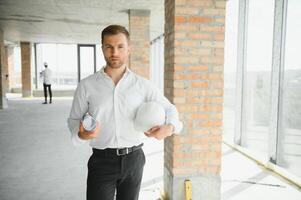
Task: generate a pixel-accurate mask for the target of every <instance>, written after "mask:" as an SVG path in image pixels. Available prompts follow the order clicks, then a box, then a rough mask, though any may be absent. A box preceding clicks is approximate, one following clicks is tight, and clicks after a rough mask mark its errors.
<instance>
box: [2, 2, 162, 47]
mask: <svg viewBox="0 0 301 200" xmlns="http://www.w3.org/2000/svg"><path fill="white" fill-rule="evenodd" d="M129 9H147V10H150V11H151V16H150V38H151V39H154V38H155V37H157V36H159V35H161V34H162V33H163V32H164V0H0V29H2V30H3V32H4V40H5V41H6V42H8V43H9V42H12V43H18V42H20V41H29V42H36V43H84V44H98V43H99V42H100V32H101V30H102V29H103V28H104V27H105V26H107V25H109V24H120V25H123V26H125V27H128V23H129V21H128V19H129V17H128V10H129Z"/></svg>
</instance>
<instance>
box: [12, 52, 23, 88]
mask: <svg viewBox="0 0 301 200" xmlns="http://www.w3.org/2000/svg"><path fill="white" fill-rule="evenodd" d="M13 79H14V80H13V82H14V88H21V87H22V81H21V80H22V79H21V48H20V47H15V48H14V74H13Z"/></svg>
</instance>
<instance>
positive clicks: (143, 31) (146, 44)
mask: <svg viewBox="0 0 301 200" xmlns="http://www.w3.org/2000/svg"><path fill="white" fill-rule="evenodd" d="M149 16H150V11H149V10H130V11H129V32H130V36H131V55H130V60H129V66H130V69H131V70H133V71H134V72H136V73H137V74H139V75H141V76H144V77H145V78H148V79H149V78H150V60H149V57H150V53H149V52H150V37H149Z"/></svg>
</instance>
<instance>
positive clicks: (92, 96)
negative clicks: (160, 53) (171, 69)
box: [68, 25, 182, 200]
mask: <svg viewBox="0 0 301 200" xmlns="http://www.w3.org/2000/svg"><path fill="white" fill-rule="evenodd" d="M101 39H102V51H103V54H104V57H105V60H106V66H105V67H104V68H103V69H101V70H100V71H98V72H97V73H95V74H93V75H91V76H89V77H87V78H85V79H83V80H82V81H81V82H80V83H79V85H78V86H77V89H76V92H75V95H74V99H73V104H72V108H71V112H70V116H69V118H68V127H69V129H70V132H71V136H72V142H73V143H74V144H75V145H80V144H84V143H87V142H88V143H89V144H90V146H91V147H92V150H93V154H92V156H91V157H90V159H89V161H88V178H87V199H88V200H98V199H102V200H113V199H114V195H115V192H116V200H137V199H138V197H139V190H140V185H141V179H142V173H143V167H144V164H145V155H144V153H143V150H142V148H141V147H142V145H143V143H142V142H143V139H145V135H146V136H148V137H154V138H156V139H158V140H161V139H164V138H166V137H168V136H170V135H172V134H173V133H179V132H180V131H181V129H182V123H181V121H179V117H178V112H177V109H176V108H175V106H174V105H173V104H171V103H170V102H169V101H168V100H167V98H165V97H164V96H163V95H162V93H161V92H160V91H159V90H158V89H157V88H156V87H154V86H153V84H152V83H151V82H150V81H149V80H147V79H145V78H143V77H141V76H138V75H137V74H135V73H133V72H132V71H131V70H129V69H128V68H127V67H126V63H127V60H128V57H129V53H130V44H129V42H130V38H129V33H128V31H127V30H126V29H125V28H124V27H122V26H119V25H111V26H108V27H106V28H105V29H104V30H103V31H102V35H101ZM149 101H156V102H158V103H159V104H161V105H162V106H163V108H164V110H165V114H166V120H165V124H163V125H161V126H155V127H153V128H151V129H150V130H148V131H146V132H145V133H143V132H141V131H137V130H136V129H135V128H134V118H135V114H136V111H137V109H138V107H139V105H141V104H142V103H143V102H149ZM86 113H89V114H90V115H91V116H92V117H93V118H95V119H96V120H97V126H96V128H95V129H94V130H92V131H90V132H89V131H85V129H84V128H83V125H82V123H81V119H82V117H83V116H84V115H85V114H86Z"/></svg>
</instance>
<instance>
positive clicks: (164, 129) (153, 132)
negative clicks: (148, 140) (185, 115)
mask: <svg viewBox="0 0 301 200" xmlns="http://www.w3.org/2000/svg"><path fill="white" fill-rule="evenodd" d="M173 129H174V127H173V125H171V124H166V125H161V126H154V127H152V128H151V129H149V130H148V131H146V132H145V133H144V134H145V135H146V136H147V137H154V138H156V139H157V140H162V139H164V138H166V137H168V136H171V135H172V132H173Z"/></svg>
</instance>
